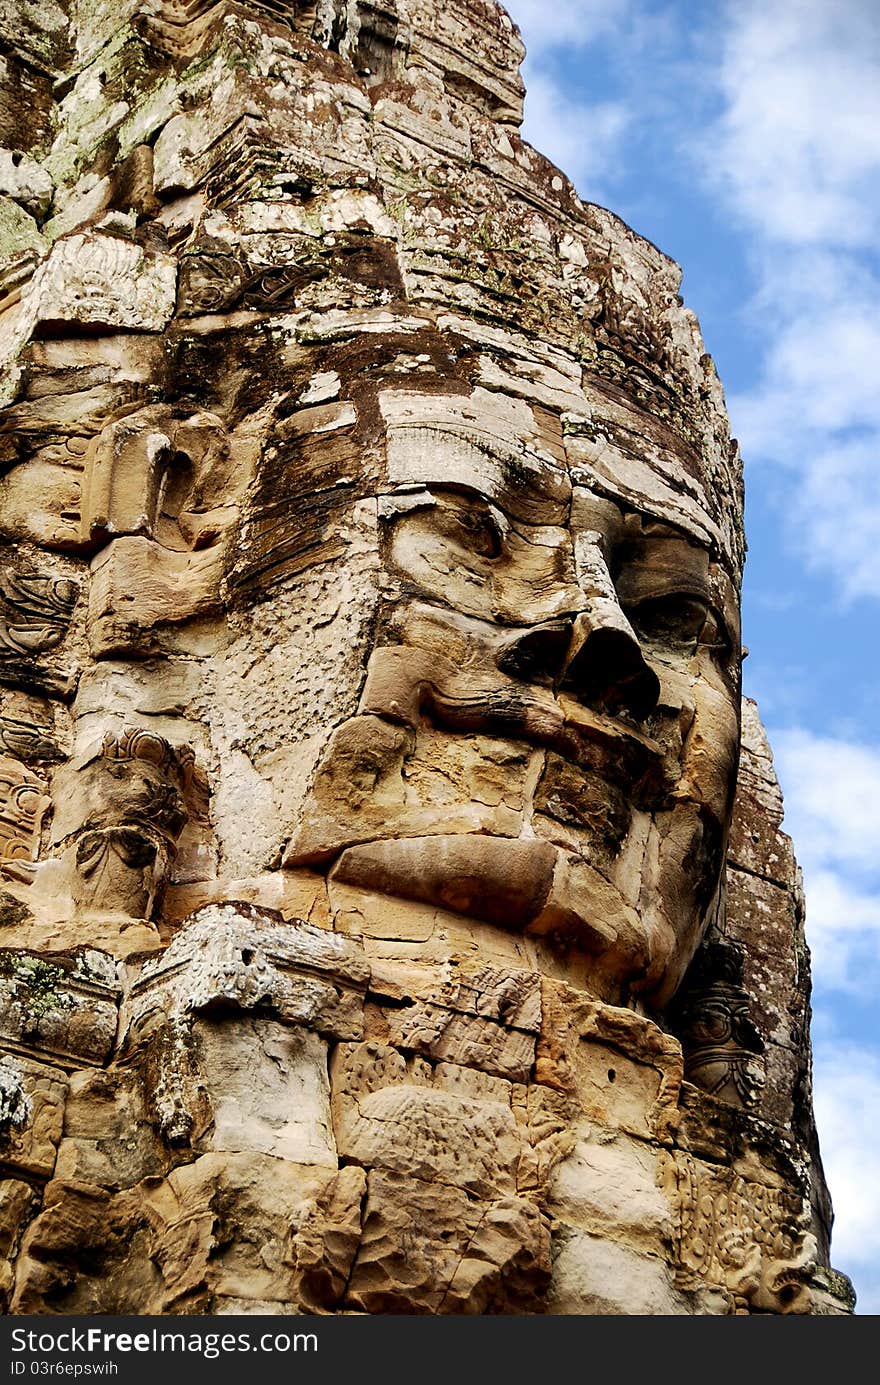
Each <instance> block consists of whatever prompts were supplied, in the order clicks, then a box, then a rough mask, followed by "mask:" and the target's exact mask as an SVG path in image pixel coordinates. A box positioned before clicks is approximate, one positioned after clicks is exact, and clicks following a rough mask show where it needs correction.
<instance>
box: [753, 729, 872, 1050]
mask: <svg viewBox="0 0 880 1385" xmlns="http://www.w3.org/2000/svg"><path fill="white" fill-rule="evenodd" d="M771 742H772V744H773V747H774V761H775V764H776V770H777V773H778V775H779V779H780V783H781V784H782V789H783V794H784V797H785V805H786V806H785V820H784V824H783V825H784V827H785V830H786V831H787V832H788V833H789V834H790V835H791V837H792V838H793V840H794V843H795V847H796V850H797V854H798V859H799V861H800V864H801V866H802V868H803V872H804V883H805V887H806V900H807V921H806V929H807V941H808V942H809V944H810V948H811V951H812V953H813V974H814V981H815V984H816V988H817V992H819V993H827V992H831V991H840V992H844V993H848V994H850V995H853V996H858V997H860V998H867V997H869V996H871V995H872V994H876V993H877V990H878V989H880V859H878V851H877V805H878V804H880V748H878V747H876V746H871V745H864V744H859V743H858V742H855V741H846V740H840V739H835V738H833V737H830V736H818V735H815V734H814V733H812V732H810V731H806V730H803V729H800V728H796V729H789V730H782V731H775V732H774V733H773V734H772V736H771ZM878 1061H880V1059H878Z"/></svg>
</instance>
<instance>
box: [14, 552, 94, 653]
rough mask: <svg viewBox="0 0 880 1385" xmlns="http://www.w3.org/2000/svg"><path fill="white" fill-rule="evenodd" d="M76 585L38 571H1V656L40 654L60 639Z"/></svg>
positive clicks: (76, 591)
mask: <svg viewBox="0 0 880 1385" xmlns="http://www.w3.org/2000/svg"><path fill="white" fill-rule="evenodd" d="M78 596H79V586H78V585H77V583H76V582H72V581H70V579H69V578H66V577H57V576H56V575H55V574H54V573H41V572H31V573H25V572H18V573H16V572H9V571H6V572H0V597H2V599H3V605H4V607H5V610H4V609H0V659H3V658H4V657H5V658H9V657H10V655H12V656H15V657H18V658H20V657H21V656H23V655H24V656H27V655H30V654H42V653H44V652H45V651H46V650H48V649H54V648H55V647H56V646H57V645H59V644H60V643H61V641H62V640H63V639H64V636H65V634H66V632H67V627H68V626H69V624H70V621H71V617H72V615H73V608H74V606H75V605H76V601H77V597H78Z"/></svg>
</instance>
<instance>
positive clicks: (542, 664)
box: [498, 620, 571, 684]
mask: <svg viewBox="0 0 880 1385" xmlns="http://www.w3.org/2000/svg"><path fill="white" fill-rule="evenodd" d="M570 644H571V625H570V623H569V622H568V621H566V620H555V621H548V622H547V623H546V624H545V625H536V626H535V627H534V628H533V629H531V630H526V631H525V633H524V634H521V635H517V636H516V637H515V638H514V639H512V640H510V641H509V642H508V644H506V645H505V646H504V648H503V649H502V651H501V653H500V655H499V656H498V667H499V668H500V669H501V671H502V672H503V673H509V674H510V675H511V677H513V678H522V679H524V680H525V681H527V682H529V683H547V684H550V683H553V682H555V681H556V679H557V678H558V677H559V674H560V673H561V671H562V669H563V667H564V665H565V659H566V655H567V654H568V649H569V645H570Z"/></svg>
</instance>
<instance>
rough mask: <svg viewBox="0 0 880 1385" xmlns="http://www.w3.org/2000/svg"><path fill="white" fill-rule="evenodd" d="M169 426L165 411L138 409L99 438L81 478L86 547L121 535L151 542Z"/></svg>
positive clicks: (121, 419) (168, 444)
mask: <svg viewBox="0 0 880 1385" xmlns="http://www.w3.org/2000/svg"><path fill="white" fill-rule="evenodd" d="M171 423H172V420H171V419H170V418H169V416H168V411H167V410H164V409H156V408H147V409H138V410H136V411H135V412H134V413H132V414H127V415H126V416H125V417H124V418H120V419H117V420H116V421H115V422H113V423H111V424H109V425H108V426H107V427H106V428H104V429H103V430H102V431H101V433H99V434H98V436H97V438H95V440H94V442H93V443H92V445H91V447H90V448H89V452H88V456H87V458H86V466H85V472H84V476H83V502H82V527H81V535H82V539H83V541H84V542H86V543H92V544H94V545H95V546H96V547H101V546H103V545H104V544H106V543H109V542H110V540H111V539H113V538H116V537H118V536H119V535H123V534H143V535H144V536H146V537H148V538H152V536H153V530H154V526H155V522H156V516H157V509H158V503H159V496H160V490H161V481H162V475H163V472H164V470H165V467H166V466H167V459H168V454H169V450H170V448H171V437H170V425H171Z"/></svg>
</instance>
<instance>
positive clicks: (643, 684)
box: [498, 532, 660, 720]
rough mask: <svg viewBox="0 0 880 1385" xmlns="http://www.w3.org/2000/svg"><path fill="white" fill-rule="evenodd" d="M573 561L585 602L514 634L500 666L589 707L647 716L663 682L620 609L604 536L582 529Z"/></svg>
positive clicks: (638, 717)
mask: <svg viewBox="0 0 880 1385" xmlns="http://www.w3.org/2000/svg"><path fill="white" fill-rule="evenodd" d="M575 561H576V568H577V578H578V585H579V587H580V589H581V592H582V594H583V600H584V604H583V608H582V609H581V610H580V611H579V612H577V613H576V614H574V615H572V616H570V617H568V618H565V619H560V620H553V621H545V622H544V623H543V624H541V625H536V626H534V627H533V628H532V629H531V630H527V631H525V632H524V633H522V634H519V635H516V636H514V637H513V638H512V639H511V640H509V641H508V642H507V643H506V644H505V646H504V648H503V649H502V651H501V653H500V656H499V658H498V665H499V667H500V668H501V669H502V670H503V671H504V672H505V673H509V674H512V675H513V676H514V677H516V678H522V679H525V680H527V681H529V682H532V683H544V684H550V685H552V686H554V687H557V688H563V689H565V690H566V691H568V692H571V693H573V694H574V695H575V696H576V697H577V698H579V700H580V701H582V702H584V703H586V704H587V705H589V706H591V707H595V708H597V709H599V710H602V711H608V712H611V713H612V714H616V713H619V712H626V713H628V714H629V715H630V716H633V717H635V718H636V719H638V720H642V719H643V718H644V717H646V716H648V715H649V714H650V713H651V712H652V711H653V710H654V708H655V707H656V706H657V702H658V700H659V698H660V680H659V678H658V677H657V675H656V673H655V672H654V670H653V669H652V668H651V667H650V666H649V665H648V663H647V662H646V660H645V657H644V655H643V654H642V650H641V646H640V644H639V641H638V637H637V636H636V633H635V631H634V630H633V628H632V626H631V625H630V623H629V621H628V620H627V618H626V616H625V615H624V613H623V611H622V610H621V607H620V603H619V601H618V599H617V592H616V591H615V589H614V583H613V581H612V578H611V574H610V572H609V569H608V564H607V562H606V558H605V552H604V547H603V540H602V537H601V535H599V534H598V533H594V532H587V533H582V534H580V535H579V536H578V539H577V541H576V545H575Z"/></svg>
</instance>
